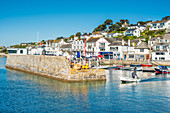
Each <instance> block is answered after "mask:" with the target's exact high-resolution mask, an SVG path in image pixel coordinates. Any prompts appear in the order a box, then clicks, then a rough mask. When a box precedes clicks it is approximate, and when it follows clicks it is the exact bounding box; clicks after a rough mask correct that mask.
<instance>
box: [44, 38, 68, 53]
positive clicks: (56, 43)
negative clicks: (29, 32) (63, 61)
mask: <svg viewBox="0 0 170 113" xmlns="http://www.w3.org/2000/svg"><path fill="white" fill-rule="evenodd" d="M63 44H66V42H64V40H63V39H59V40H48V41H47V42H46V48H45V50H46V54H47V55H56V56H59V54H60V47H61V46H62V45H63Z"/></svg>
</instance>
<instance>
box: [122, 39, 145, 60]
mask: <svg viewBox="0 0 170 113" xmlns="http://www.w3.org/2000/svg"><path fill="white" fill-rule="evenodd" d="M141 43H142V41H141V40H140V39H134V40H130V39H128V42H127V46H125V48H124V49H123V50H122V52H123V55H122V56H123V59H124V60H136V56H135V47H137V46H138V45H140V44H141Z"/></svg>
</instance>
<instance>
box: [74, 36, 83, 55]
mask: <svg viewBox="0 0 170 113" xmlns="http://www.w3.org/2000/svg"><path fill="white" fill-rule="evenodd" d="M72 52H73V54H74V55H75V56H76V57H77V58H80V57H82V56H83V52H84V39H80V40H78V39H77V40H74V41H73V42H72Z"/></svg>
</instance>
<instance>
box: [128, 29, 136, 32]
mask: <svg viewBox="0 0 170 113" xmlns="http://www.w3.org/2000/svg"><path fill="white" fill-rule="evenodd" d="M134 30H136V29H128V30H127V31H126V32H129V31H134Z"/></svg>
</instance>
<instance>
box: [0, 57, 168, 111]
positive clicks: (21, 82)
mask: <svg viewBox="0 0 170 113" xmlns="http://www.w3.org/2000/svg"><path fill="white" fill-rule="evenodd" d="M5 63H6V58H0V112H17V113H18V112H161V113H162V112H166V113H167V112H170V104H169V103H170V75H153V74H151V73H142V72H138V73H137V74H138V75H139V76H140V77H141V76H142V77H149V76H152V79H149V80H146V81H144V82H139V83H130V84H121V83H120V80H119V76H131V72H130V71H121V70H113V71H106V74H107V81H98V82H87V83H64V82H60V81H57V80H53V79H49V78H44V77H40V76H36V75H32V74H27V73H24V72H19V71H15V70H9V69H5Z"/></svg>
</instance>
